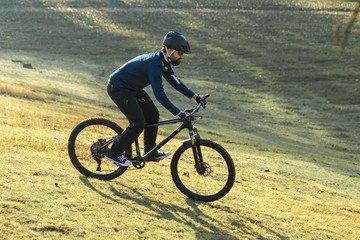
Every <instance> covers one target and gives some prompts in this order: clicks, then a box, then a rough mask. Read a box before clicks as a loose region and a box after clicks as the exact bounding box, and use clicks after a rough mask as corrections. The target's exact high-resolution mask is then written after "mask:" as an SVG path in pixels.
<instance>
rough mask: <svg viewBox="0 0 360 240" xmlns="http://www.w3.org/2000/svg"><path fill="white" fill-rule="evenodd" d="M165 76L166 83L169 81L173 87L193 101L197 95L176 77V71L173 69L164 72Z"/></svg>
mask: <svg viewBox="0 0 360 240" xmlns="http://www.w3.org/2000/svg"><path fill="white" fill-rule="evenodd" d="M163 76H164V78H165V79H166V81H168V82H169V83H170V85H171V86H173V88H175V89H176V90H178V91H179V92H181V93H182V94H184V95H185V96H187V97H188V98H189V99H191V98H192V97H193V96H194V95H195V93H194V92H193V91H191V90H190V89H189V88H188V87H186V86H185V84H183V83H182V82H181V81H180V79H178V78H177V77H176V76H175V74H174V71H173V70H172V69H171V68H170V69H169V70H168V71H166V72H164V74H163Z"/></svg>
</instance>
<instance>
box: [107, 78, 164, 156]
mask: <svg viewBox="0 0 360 240" xmlns="http://www.w3.org/2000/svg"><path fill="white" fill-rule="evenodd" d="M107 90H108V94H109V96H110V98H111V99H112V100H113V101H114V103H115V104H116V105H117V106H118V107H119V109H120V111H121V112H122V113H123V114H124V115H125V116H126V118H127V119H128V120H129V126H128V127H127V128H126V129H125V130H124V131H123V133H122V134H121V135H120V137H119V139H118V140H117V141H116V142H114V143H113V145H112V147H111V149H110V157H118V156H120V155H121V154H122V153H123V152H124V150H125V149H126V146H130V145H131V144H132V143H133V142H134V141H135V140H136V139H137V138H138V137H139V135H140V134H141V133H142V131H143V130H144V127H145V125H146V124H151V123H156V122H158V121H159V110H158V109H157V107H156V106H155V104H154V102H153V101H152V100H151V98H150V97H149V95H148V94H147V93H146V92H145V91H144V90H140V91H138V92H122V91H119V90H118V89H116V88H115V87H114V86H113V85H112V84H111V83H109V84H108V88H107ZM138 99H144V100H145V102H144V103H140V102H139V101H138ZM157 132H158V127H151V128H145V130H144V151H145V153H147V152H148V151H150V150H151V149H152V148H154V147H155V146H156V136H157Z"/></svg>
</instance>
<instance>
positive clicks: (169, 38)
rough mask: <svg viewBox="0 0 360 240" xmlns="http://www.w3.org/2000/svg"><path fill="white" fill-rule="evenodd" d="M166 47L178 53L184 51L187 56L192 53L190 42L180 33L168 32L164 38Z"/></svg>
mask: <svg viewBox="0 0 360 240" xmlns="http://www.w3.org/2000/svg"><path fill="white" fill-rule="evenodd" d="M164 46H165V47H167V48H171V49H175V50H176V51H183V52H184V53H186V54H189V53H191V50H190V45H189V42H188V41H187V40H186V38H185V37H184V36H183V35H182V34H181V33H178V32H174V31H171V32H168V33H167V34H166V35H165V37H164Z"/></svg>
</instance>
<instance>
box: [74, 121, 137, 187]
mask: <svg viewBox="0 0 360 240" xmlns="http://www.w3.org/2000/svg"><path fill="white" fill-rule="evenodd" d="M122 131H123V130H122V128H121V127H120V126H119V125H117V124H116V123H114V122H112V121H110V120H107V119H103V118H90V119H87V120H84V121H82V122H81V123H79V124H78V125H77V126H76V127H75V128H74V129H73V131H72V132H71V134H70V137H69V141H68V152H69V157H70V159H71V162H72V163H73V165H74V166H75V168H76V169H77V170H78V171H79V172H80V173H82V174H84V175H85V176H88V177H93V178H98V179H104V180H108V179H113V178H116V177H118V176H120V175H121V174H123V173H124V172H125V170H126V169H127V167H121V166H118V165H116V164H114V163H113V162H112V161H109V160H106V159H105V157H104V156H105V153H106V151H107V150H108V149H109V148H110V147H111V144H110V145H106V144H105V143H106V142H108V141H109V140H110V139H112V138H114V137H116V136H117V135H119V134H121V133H122ZM126 152H128V153H131V147H129V148H128V149H126Z"/></svg>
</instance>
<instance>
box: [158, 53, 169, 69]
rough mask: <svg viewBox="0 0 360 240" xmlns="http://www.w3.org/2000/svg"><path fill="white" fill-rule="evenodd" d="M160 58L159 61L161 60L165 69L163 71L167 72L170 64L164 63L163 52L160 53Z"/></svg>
mask: <svg viewBox="0 0 360 240" xmlns="http://www.w3.org/2000/svg"><path fill="white" fill-rule="evenodd" d="M160 57H161V60H162V65H163V68H164V69H165V71H167V70H168V69H170V68H171V66H170V63H168V62H167V61H166V57H165V53H163V51H160Z"/></svg>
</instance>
